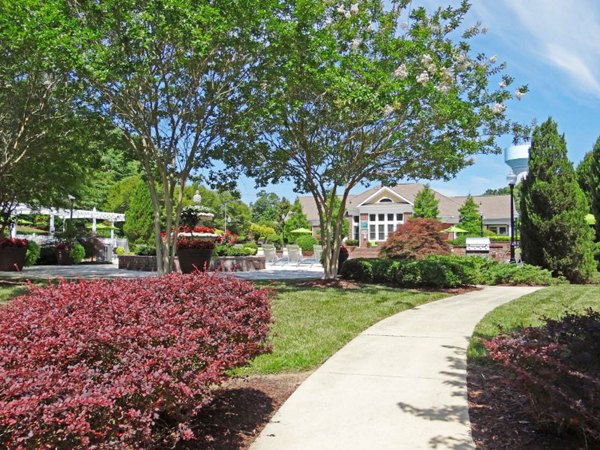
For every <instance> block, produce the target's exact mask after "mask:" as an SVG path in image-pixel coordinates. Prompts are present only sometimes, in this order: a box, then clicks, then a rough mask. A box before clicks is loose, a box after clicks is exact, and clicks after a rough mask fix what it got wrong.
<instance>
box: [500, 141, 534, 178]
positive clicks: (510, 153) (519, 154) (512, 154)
mask: <svg viewBox="0 0 600 450" xmlns="http://www.w3.org/2000/svg"><path fill="white" fill-rule="evenodd" d="M529 147H531V144H529V143H527V144H520V145H513V146H511V147H508V148H506V149H505V150H504V162H505V163H506V164H508V165H509V166H510V168H511V169H512V171H513V172H514V174H515V175H516V176H517V183H518V182H519V181H521V180H522V179H523V178H525V177H526V176H527V171H528V170H529Z"/></svg>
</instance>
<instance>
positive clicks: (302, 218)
mask: <svg viewBox="0 0 600 450" xmlns="http://www.w3.org/2000/svg"><path fill="white" fill-rule="evenodd" d="M298 228H306V229H307V230H310V229H311V226H310V222H309V221H308V218H307V217H306V214H304V211H303V210H302V204H301V203H300V199H298V198H297V199H296V201H294V204H293V205H292V208H291V210H290V212H289V215H288V218H287V220H286V221H285V225H284V226H283V239H284V240H285V242H288V243H291V244H293V243H294V242H296V238H297V237H298V236H299V235H298V234H295V233H292V231H294V230H297V229H298Z"/></svg>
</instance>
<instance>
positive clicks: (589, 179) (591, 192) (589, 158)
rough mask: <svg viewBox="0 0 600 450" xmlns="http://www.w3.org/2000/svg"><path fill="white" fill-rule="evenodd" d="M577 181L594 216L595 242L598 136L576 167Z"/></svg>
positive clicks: (599, 208)
mask: <svg viewBox="0 0 600 450" xmlns="http://www.w3.org/2000/svg"><path fill="white" fill-rule="evenodd" d="M577 181H579V186H580V187H581V189H582V190H583V192H584V194H585V195H586V197H587V200H588V203H589V205H590V209H591V211H592V214H594V217H595V218H596V242H600V137H599V138H598V139H597V140H596V143H595V144H594V148H593V149H592V150H591V151H589V152H588V153H586V155H585V157H584V158H583V161H581V163H580V164H579V166H578V167H577Z"/></svg>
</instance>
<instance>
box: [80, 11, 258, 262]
mask: <svg viewBox="0 0 600 450" xmlns="http://www.w3.org/2000/svg"><path fill="white" fill-rule="evenodd" d="M265 4H266V2H265V1H262V2H261V1H260V0H244V1H236V0H234V1H231V0H226V1H225V0H215V1H210V2H209V1H199V0H149V1H148V0H105V1H102V2H95V1H80V2H73V5H74V6H73V9H74V13H75V15H76V17H78V18H79V20H80V22H81V24H82V26H84V27H85V29H86V30H87V34H88V35H89V37H88V40H87V46H86V52H85V57H86V60H87V66H86V70H85V71H84V72H82V76H83V77H85V79H86V81H87V82H88V83H89V85H90V94H91V95H92V97H93V99H94V103H93V104H94V106H95V107H96V110H97V111H99V112H101V113H102V114H103V115H104V116H105V117H107V118H109V119H110V120H111V121H112V122H113V123H114V124H115V125H116V126H117V127H119V128H120V129H121V130H122V131H123V133H124V134H125V136H126V139H127V140H128V142H129V144H130V146H131V149H132V151H133V153H134V154H135V155H136V158H137V159H138V160H139V161H140V163H141V166H142V169H143V171H144V174H145V180H146V182H147V186H148V189H149V191H150V196H151V199H152V207H153V212H154V238H155V242H156V250H157V259H158V272H159V273H160V274H164V273H168V272H170V271H171V270H172V267H173V259H174V256H175V251H176V245H175V244H176V239H177V231H176V230H177V228H178V225H179V220H180V219H179V218H180V213H181V209H182V206H183V189H182V188H181V187H182V186H185V185H186V182H188V180H190V179H191V178H190V177H193V179H194V180H195V181H203V182H209V183H211V185H212V184H213V183H216V182H218V181H223V180H228V179H230V177H229V175H232V173H233V171H234V168H233V167H231V168H230V169H231V170H227V169H222V170H218V171H217V170H216V169H214V167H213V166H212V163H213V161H214V160H215V159H218V158H220V155H222V153H223V152H225V151H226V150H227V148H226V146H225V142H226V141H227V136H228V135H229V134H230V132H231V130H232V128H233V127H234V126H235V123H236V121H237V118H239V117H240V116H242V115H246V116H247V115H248V109H249V105H250V103H249V102H247V101H245V100H244V97H243V95H242V94H243V92H244V90H243V87H244V85H245V84H246V83H247V82H248V80H250V79H251V72H252V68H253V67H254V66H255V62H256V60H257V59H258V57H257V55H259V54H260V47H261V44H260V34H259V33H258V31H259V29H258V25H257V24H260V22H261V20H262V18H263V13H264V12H265V10H266V8H265V6H264V5H265ZM161 214H164V226H165V227H166V230H167V233H166V236H165V237H164V239H163V238H161V231H162V226H161Z"/></svg>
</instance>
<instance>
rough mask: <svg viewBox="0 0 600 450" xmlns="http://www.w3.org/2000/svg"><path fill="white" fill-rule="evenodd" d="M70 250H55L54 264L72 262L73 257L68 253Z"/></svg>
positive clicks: (66, 264)
mask: <svg viewBox="0 0 600 450" xmlns="http://www.w3.org/2000/svg"><path fill="white" fill-rule="evenodd" d="M69 253H70V250H67V249H62V250H58V249H57V250H56V264H58V265H59V266H70V265H72V264H73V258H71V255H70V254H69Z"/></svg>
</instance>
